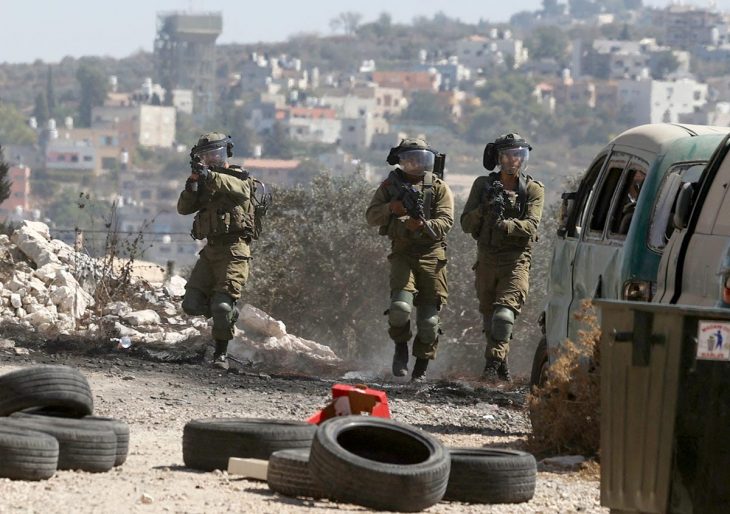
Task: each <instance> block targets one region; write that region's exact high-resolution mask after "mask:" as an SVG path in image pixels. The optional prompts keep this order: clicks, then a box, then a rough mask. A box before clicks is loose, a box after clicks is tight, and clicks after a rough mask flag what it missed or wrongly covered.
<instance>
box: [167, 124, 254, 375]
mask: <svg viewBox="0 0 730 514" xmlns="http://www.w3.org/2000/svg"><path fill="white" fill-rule="evenodd" d="M232 150H233V143H232V142H231V138H230V136H226V135H225V134H222V133H219V132H211V133H208V134H203V135H202V136H200V139H198V143H197V144H196V145H195V146H194V147H193V148H192V150H191V151H190V157H191V159H192V166H193V170H192V173H191V174H190V177H189V178H188V179H187V181H186V182H185V190H184V191H183V192H182V193H180V198H179V199H178V201H177V212H178V213H180V214H183V215H187V214H192V213H196V215H195V219H194V221H193V230H192V232H191V234H192V236H193V237H194V238H195V239H207V244H206V245H205V247H204V248H203V250H202V251H201V252H200V254H199V255H200V258H199V259H198V261H197V262H196V263H195V267H194V268H193V271H192V272H191V273H190V279H189V280H188V283H187V285H186V286H185V297H184V298H183V302H182V308H183V311H185V313H186V314H189V315H191V316H197V315H202V316H205V317H206V318H210V317H212V318H213V330H212V332H213V339H214V340H215V353H214V355H213V364H214V365H215V366H216V367H219V368H221V369H228V361H227V351H228V341H230V340H231V339H232V338H233V332H234V324H235V321H236V319H237V318H238V311H237V310H236V307H235V305H236V300H237V299H238V298H240V296H241V290H242V288H243V286H244V284H245V283H246V279H247V278H248V269H249V263H248V261H249V259H250V258H251V252H250V249H249V244H250V242H251V237H252V234H253V230H254V226H253V225H254V223H253V215H252V211H253V208H252V201H251V195H252V194H253V192H252V190H251V189H252V187H251V181H250V180H249V176H248V173H247V172H246V171H245V170H243V169H241V168H240V167H239V166H234V165H229V164H228V161H227V158H229V157H232V156H233V152H232Z"/></svg>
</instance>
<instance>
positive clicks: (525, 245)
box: [472, 172, 537, 252]
mask: <svg viewBox="0 0 730 514" xmlns="http://www.w3.org/2000/svg"><path fill="white" fill-rule="evenodd" d="M498 179H499V173H498V172H492V173H490V174H489V175H488V176H487V187H491V185H492V182H494V181H495V180H498ZM532 180H533V178H532V177H530V176H529V175H527V174H524V173H521V174H520V177H519V180H518V182H517V195H516V198H515V203H514V205H511V204H508V206H507V207H506V208H505V212H504V217H505V218H507V219H509V218H514V219H524V217H525V215H526V214H527V185H528V183H529V182H530V181H532ZM472 237H474V238H475V239H476V240H477V241H478V245H479V246H480V247H483V248H488V249H489V251H491V252H494V251H496V252H499V251H514V250H518V249H529V248H530V247H531V246H532V243H534V242H535V241H536V240H537V238H531V237H528V236H516V235H512V236H507V235H506V234H505V233H504V232H502V231H501V230H498V229H496V228H495V227H494V218H490V217H489V216H485V218H484V220H483V222H482V226H481V229H480V230H479V231H478V232H477V233H475V234H472Z"/></svg>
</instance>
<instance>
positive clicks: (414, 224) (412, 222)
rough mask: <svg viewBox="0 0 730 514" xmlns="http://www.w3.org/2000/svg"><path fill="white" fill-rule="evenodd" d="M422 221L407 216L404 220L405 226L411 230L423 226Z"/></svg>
mask: <svg viewBox="0 0 730 514" xmlns="http://www.w3.org/2000/svg"><path fill="white" fill-rule="evenodd" d="M423 225H424V223H423V222H422V221H421V220H417V219H415V218H408V219H407V220H406V228H407V229H408V230H410V231H411V232H417V231H418V230H421V229H422V228H423Z"/></svg>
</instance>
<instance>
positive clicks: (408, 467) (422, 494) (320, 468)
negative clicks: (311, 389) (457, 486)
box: [309, 416, 450, 512]
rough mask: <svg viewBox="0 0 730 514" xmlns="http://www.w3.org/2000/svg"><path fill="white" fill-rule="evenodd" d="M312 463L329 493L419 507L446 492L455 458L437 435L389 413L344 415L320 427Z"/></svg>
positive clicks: (399, 507)
mask: <svg viewBox="0 0 730 514" xmlns="http://www.w3.org/2000/svg"><path fill="white" fill-rule="evenodd" d="M309 467H310V470H311V472H312V476H313V477H314V479H315V482H317V483H318V484H319V485H320V486H321V487H322V488H323V489H324V492H325V493H326V494H327V497H328V498H331V499H334V500H336V501H342V502H347V503H355V504H358V505H363V506H365V507H370V508H373V509H379V510H394V511H401V512H418V511H421V510H424V509H427V508H429V507H430V506H432V505H434V504H436V503H438V502H439V501H440V500H441V498H442V497H443V495H444V493H445V492H446V484H447V481H448V478H449V467H450V459H449V454H448V451H447V450H446V448H444V447H443V445H442V444H441V443H440V442H439V441H438V440H437V439H436V438H434V437H433V436H431V435H429V434H427V433H425V432H423V431H421V430H419V429H417V428H415V427H412V426H409V425H405V424H403V423H398V422H395V421H392V420H390V419H384V418H377V417H370V416H344V417H340V418H333V419H331V420H328V421H326V422H324V423H323V424H322V425H320V426H319V429H318V430H317V434H316V435H315V436H314V441H312V450H311V453H310V458H309Z"/></svg>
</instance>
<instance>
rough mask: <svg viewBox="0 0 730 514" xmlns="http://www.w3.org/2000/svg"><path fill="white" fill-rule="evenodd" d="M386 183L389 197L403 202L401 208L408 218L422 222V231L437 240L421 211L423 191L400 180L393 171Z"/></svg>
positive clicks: (436, 235)
mask: <svg viewBox="0 0 730 514" xmlns="http://www.w3.org/2000/svg"><path fill="white" fill-rule="evenodd" d="M388 181H389V182H390V184H391V185H390V189H391V191H390V193H391V197H392V198H393V199H395V200H400V201H401V202H403V207H405V209H406V212H407V213H408V216H410V217H411V218H413V219H417V220H420V221H421V222H423V230H425V231H426V233H427V234H428V235H429V236H430V237H431V239H438V238H439V237H438V234H436V232H434V230H433V228H431V227H430V226H429V224H428V223H427V221H426V215H425V213H424V211H423V191H419V190H418V189H416V188H415V187H414V186H413V184H409V183H407V182H404V181H403V180H401V178H400V177H399V176H398V173H396V172H395V170H394V171H391V172H390V176H389V177H388Z"/></svg>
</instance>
